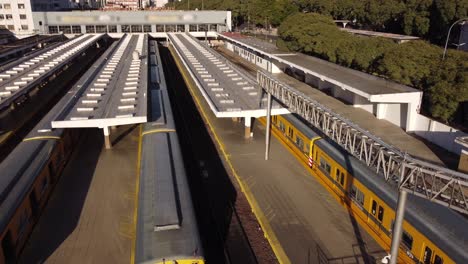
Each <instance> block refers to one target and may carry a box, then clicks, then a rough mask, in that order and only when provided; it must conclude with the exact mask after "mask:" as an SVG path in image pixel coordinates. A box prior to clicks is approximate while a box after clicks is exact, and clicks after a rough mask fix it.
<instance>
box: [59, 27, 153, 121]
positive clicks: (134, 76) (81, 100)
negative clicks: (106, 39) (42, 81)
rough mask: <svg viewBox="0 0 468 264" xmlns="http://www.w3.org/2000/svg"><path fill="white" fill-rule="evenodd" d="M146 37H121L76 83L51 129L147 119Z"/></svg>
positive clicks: (144, 35)
mask: <svg viewBox="0 0 468 264" xmlns="http://www.w3.org/2000/svg"><path fill="white" fill-rule="evenodd" d="M147 42H148V37H147V35H146V34H127V35H124V36H123V37H122V38H121V39H120V40H119V41H118V43H117V44H116V45H112V46H111V47H110V49H112V51H111V52H110V53H109V54H108V56H106V58H105V59H101V63H99V64H98V65H93V67H92V68H91V69H90V70H88V71H87V72H86V73H85V75H83V77H82V78H81V79H80V80H79V81H78V82H77V84H75V86H77V87H78V90H77V91H75V95H74V96H73V99H72V100H70V101H69V102H68V104H67V105H66V106H65V107H64V108H63V109H62V111H61V113H59V114H58V115H57V117H56V118H55V120H54V121H52V127H53V128H66V127H99V128H103V127H109V126H118V125H125V124H135V123H144V122H146V120H147V112H146V108H147V100H146V94H147V85H148V84H147V79H148V56H147V45H148V43H147Z"/></svg>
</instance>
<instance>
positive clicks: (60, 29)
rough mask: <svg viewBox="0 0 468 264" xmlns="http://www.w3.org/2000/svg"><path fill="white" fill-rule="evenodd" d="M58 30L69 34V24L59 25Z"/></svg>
mask: <svg viewBox="0 0 468 264" xmlns="http://www.w3.org/2000/svg"><path fill="white" fill-rule="evenodd" d="M59 32H61V33H62V34H71V28H70V26H59Z"/></svg>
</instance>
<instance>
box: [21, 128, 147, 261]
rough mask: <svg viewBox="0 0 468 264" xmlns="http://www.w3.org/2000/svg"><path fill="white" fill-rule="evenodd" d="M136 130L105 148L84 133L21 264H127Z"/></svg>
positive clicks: (96, 134) (96, 136)
mask: <svg viewBox="0 0 468 264" xmlns="http://www.w3.org/2000/svg"><path fill="white" fill-rule="evenodd" d="M138 132H139V129H138V128H136V129H135V128H134V127H128V126H127V127H120V128H119V129H118V130H117V131H116V132H115V133H114V134H115V135H116V136H117V138H114V139H113V140H114V141H115V145H114V146H115V147H114V148H112V149H111V150H104V149H103V138H102V134H101V132H100V131H99V130H98V129H89V130H87V131H85V135H84V137H83V141H82V143H81V144H80V145H79V146H78V148H77V149H76V150H75V153H74V154H73V156H72V158H71V160H70V162H69V163H68V165H67V167H66V168H65V170H64V173H63V175H62V178H61V179H60V181H59V182H58V184H57V186H56V187H55V190H54V193H53V194H52V196H51V198H50V200H49V202H48V204H47V206H46V208H45V210H44V212H43V214H42V216H41V218H40V220H39V222H38V224H37V225H36V227H35V229H34V231H33V233H32V235H31V237H30V239H29V241H28V243H27V245H26V247H25V249H24V251H23V253H22V255H21V258H20V263H129V262H130V259H131V252H132V249H133V238H134V222H133V221H134V210H135V200H134V199H135V184H136V175H137V151H138Z"/></svg>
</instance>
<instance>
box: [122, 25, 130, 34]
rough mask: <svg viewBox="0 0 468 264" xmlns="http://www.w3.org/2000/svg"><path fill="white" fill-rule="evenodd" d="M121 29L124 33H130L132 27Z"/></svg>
mask: <svg viewBox="0 0 468 264" xmlns="http://www.w3.org/2000/svg"><path fill="white" fill-rule="evenodd" d="M121 29H122V33H130V26H129V25H122V26H121Z"/></svg>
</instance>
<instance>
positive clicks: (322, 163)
mask: <svg viewBox="0 0 468 264" xmlns="http://www.w3.org/2000/svg"><path fill="white" fill-rule="evenodd" d="M320 168H322V170H324V171H325V172H326V173H327V174H328V175H330V172H331V166H330V164H328V162H326V161H325V160H324V159H322V158H321V159H320Z"/></svg>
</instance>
